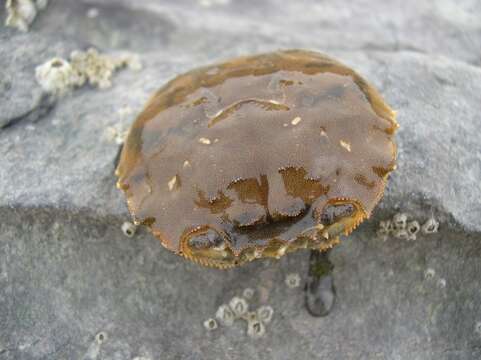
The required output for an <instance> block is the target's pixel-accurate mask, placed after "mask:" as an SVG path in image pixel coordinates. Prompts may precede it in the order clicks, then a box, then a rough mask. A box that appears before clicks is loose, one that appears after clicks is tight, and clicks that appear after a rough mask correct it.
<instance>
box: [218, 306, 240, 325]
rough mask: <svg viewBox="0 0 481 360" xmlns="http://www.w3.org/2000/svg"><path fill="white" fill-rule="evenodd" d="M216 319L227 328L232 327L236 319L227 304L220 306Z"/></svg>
mask: <svg viewBox="0 0 481 360" xmlns="http://www.w3.org/2000/svg"><path fill="white" fill-rule="evenodd" d="M215 317H216V318H217V319H219V321H220V322H221V323H222V324H223V325H225V326H232V324H234V320H235V318H236V316H235V314H234V312H233V311H232V309H231V308H230V307H229V305H226V304H223V305H221V306H219V308H218V309H217V312H216V313H215Z"/></svg>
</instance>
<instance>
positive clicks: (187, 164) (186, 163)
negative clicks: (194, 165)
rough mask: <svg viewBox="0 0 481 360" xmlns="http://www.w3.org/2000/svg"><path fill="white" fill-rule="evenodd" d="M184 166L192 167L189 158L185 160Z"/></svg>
mask: <svg viewBox="0 0 481 360" xmlns="http://www.w3.org/2000/svg"><path fill="white" fill-rule="evenodd" d="M182 166H183V167H184V169H185V168H188V167H190V162H189V160H185V161H184V164H183V165H182Z"/></svg>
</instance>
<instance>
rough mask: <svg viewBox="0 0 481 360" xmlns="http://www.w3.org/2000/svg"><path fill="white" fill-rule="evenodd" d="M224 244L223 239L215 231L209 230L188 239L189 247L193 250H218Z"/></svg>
mask: <svg viewBox="0 0 481 360" xmlns="http://www.w3.org/2000/svg"><path fill="white" fill-rule="evenodd" d="M223 244H224V239H223V238H222V236H221V235H220V234H219V233H218V232H217V231H215V230H212V229H209V230H207V231H206V232H203V233H201V234H196V235H194V236H192V237H191V238H190V239H189V247H190V248H191V249H193V250H207V249H212V248H219V247H221V246H222V245H223Z"/></svg>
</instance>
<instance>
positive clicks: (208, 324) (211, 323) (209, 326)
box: [204, 319, 218, 331]
mask: <svg viewBox="0 0 481 360" xmlns="http://www.w3.org/2000/svg"><path fill="white" fill-rule="evenodd" d="M217 327H218V325H217V321H216V320H215V319H207V320H205V321H204V328H205V329H206V330H208V331H212V330H215V329H217Z"/></svg>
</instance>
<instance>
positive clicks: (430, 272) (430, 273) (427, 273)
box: [424, 268, 436, 280]
mask: <svg viewBox="0 0 481 360" xmlns="http://www.w3.org/2000/svg"><path fill="white" fill-rule="evenodd" d="M434 275H436V271H434V269H432V268H428V269H426V271H425V272H424V278H425V279H426V280H431V279H432V278H433V277H434Z"/></svg>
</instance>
